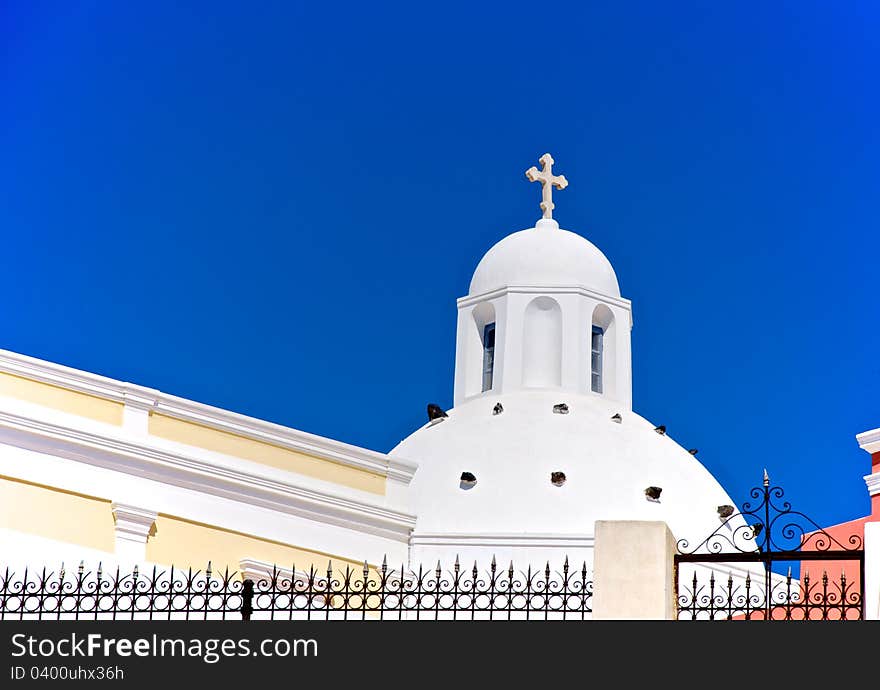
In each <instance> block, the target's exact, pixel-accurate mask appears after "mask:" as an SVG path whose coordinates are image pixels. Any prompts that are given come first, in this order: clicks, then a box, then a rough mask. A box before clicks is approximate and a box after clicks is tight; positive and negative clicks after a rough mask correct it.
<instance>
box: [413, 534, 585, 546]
mask: <svg viewBox="0 0 880 690" xmlns="http://www.w3.org/2000/svg"><path fill="white" fill-rule="evenodd" d="M594 542H595V537H594V536H593V535H592V534H522V533H507V532H498V533H495V534H491V533H489V534H479V535H475V534H457V533H443V532H413V535H412V537H410V541H409V543H410V545H411V546H467V547H487V548H508V547H524V548H588V549H591V548H593V544H594Z"/></svg>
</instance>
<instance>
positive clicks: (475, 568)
mask: <svg viewBox="0 0 880 690" xmlns="http://www.w3.org/2000/svg"><path fill="white" fill-rule="evenodd" d="M479 572H480V571H479V570H477V562H476V561H474V569H473V570H472V571H471V573H472V574H473V576H474V579H475V580H476V579H477V574H478V573H479Z"/></svg>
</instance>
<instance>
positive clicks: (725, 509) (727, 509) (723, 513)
mask: <svg viewBox="0 0 880 690" xmlns="http://www.w3.org/2000/svg"><path fill="white" fill-rule="evenodd" d="M733 511H734V507H733V506H729V505H723V506H718V517H719V518H721V519H722V520H726V519H727V518H729V517H730V516H731V515H733Z"/></svg>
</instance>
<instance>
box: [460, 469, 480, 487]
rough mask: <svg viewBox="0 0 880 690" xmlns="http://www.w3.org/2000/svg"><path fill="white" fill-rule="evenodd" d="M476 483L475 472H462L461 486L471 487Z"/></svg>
mask: <svg viewBox="0 0 880 690" xmlns="http://www.w3.org/2000/svg"><path fill="white" fill-rule="evenodd" d="M476 483H477V478H476V477H475V476H474V475H473V474H471V473H470V472H462V473H461V483H460V484H459V486H460V487H461V488H462V489H470V488H471V487H472V486H474V484H476Z"/></svg>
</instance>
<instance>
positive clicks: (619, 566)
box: [593, 520, 676, 620]
mask: <svg viewBox="0 0 880 690" xmlns="http://www.w3.org/2000/svg"><path fill="white" fill-rule="evenodd" d="M595 535H596V542H595V551H594V556H593V620H674V619H675V611H676V592H675V582H674V571H675V560H674V556H675V537H673V536H672V532H670V531H669V527H667V526H666V523H665V522H648V521H641V520H623V521H609V520H599V521H597V522H596V529H595Z"/></svg>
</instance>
